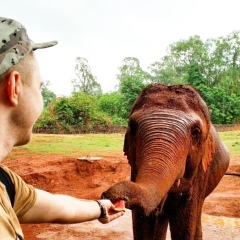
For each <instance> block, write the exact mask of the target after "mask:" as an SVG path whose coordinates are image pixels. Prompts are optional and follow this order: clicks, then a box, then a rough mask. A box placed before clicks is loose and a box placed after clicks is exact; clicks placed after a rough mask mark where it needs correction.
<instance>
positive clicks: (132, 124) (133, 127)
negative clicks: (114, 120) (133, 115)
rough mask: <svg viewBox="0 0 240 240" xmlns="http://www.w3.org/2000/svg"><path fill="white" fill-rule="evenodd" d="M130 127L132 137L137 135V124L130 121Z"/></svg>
mask: <svg viewBox="0 0 240 240" xmlns="http://www.w3.org/2000/svg"><path fill="white" fill-rule="evenodd" d="M129 127H130V133H131V134H132V135H136V133H137V123H136V122H135V121H133V120H132V121H130V123H129Z"/></svg>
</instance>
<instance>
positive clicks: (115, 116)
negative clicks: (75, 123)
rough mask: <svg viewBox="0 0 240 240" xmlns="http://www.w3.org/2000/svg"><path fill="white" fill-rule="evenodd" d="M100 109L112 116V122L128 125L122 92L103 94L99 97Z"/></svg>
mask: <svg viewBox="0 0 240 240" xmlns="http://www.w3.org/2000/svg"><path fill="white" fill-rule="evenodd" d="M98 107H99V111H101V112H104V113H106V114H107V115H108V116H110V117H111V119H112V123H113V124H114V125H117V126H126V125H127V119H126V117H125V115H126V110H125V107H124V104H123V99H122V96H121V94H120V92H111V93H105V94H102V95H101V96H100V97H99V99H98Z"/></svg>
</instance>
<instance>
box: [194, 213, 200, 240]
mask: <svg viewBox="0 0 240 240" xmlns="http://www.w3.org/2000/svg"><path fill="white" fill-rule="evenodd" d="M201 217H202V214H199V217H198V222H197V228H196V233H195V238H194V240H201V239H202V222H201V221H202V220H201Z"/></svg>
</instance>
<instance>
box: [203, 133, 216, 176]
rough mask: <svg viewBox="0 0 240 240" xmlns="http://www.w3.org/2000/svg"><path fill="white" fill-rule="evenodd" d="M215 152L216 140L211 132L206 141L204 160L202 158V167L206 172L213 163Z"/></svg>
mask: <svg viewBox="0 0 240 240" xmlns="http://www.w3.org/2000/svg"><path fill="white" fill-rule="evenodd" d="M214 152H215V146H214V140H213V136H212V133H211V131H210V132H209V134H208V137H207V140H206V144H205V148H204V153H203V158H202V167H203V170H204V172H206V171H207V169H208V167H209V165H210V162H211V161H212V155H213V153H214Z"/></svg>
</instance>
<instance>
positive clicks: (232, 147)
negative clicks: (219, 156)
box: [219, 130, 240, 156]
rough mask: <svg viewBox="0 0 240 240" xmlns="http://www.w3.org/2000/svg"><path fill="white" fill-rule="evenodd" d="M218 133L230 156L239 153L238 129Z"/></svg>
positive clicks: (239, 135) (239, 132)
mask: <svg viewBox="0 0 240 240" xmlns="http://www.w3.org/2000/svg"><path fill="white" fill-rule="evenodd" d="M219 135H220V138H221V139H222V141H223V142H224V143H225V144H226V146H227V148H228V150H229V153H230V155H231V156H236V155H240V130H238V131H229V132H220V133H219Z"/></svg>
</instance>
